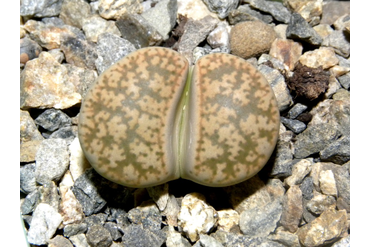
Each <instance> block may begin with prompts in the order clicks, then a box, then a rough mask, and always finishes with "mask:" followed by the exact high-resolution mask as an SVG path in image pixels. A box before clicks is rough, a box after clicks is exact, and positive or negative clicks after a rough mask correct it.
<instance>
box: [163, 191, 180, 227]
mask: <svg viewBox="0 0 370 247" xmlns="http://www.w3.org/2000/svg"><path fill="white" fill-rule="evenodd" d="M179 212H180V206H179V204H178V203H177V200H176V198H175V196H174V195H169V198H168V201H167V205H166V208H165V209H164V210H163V212H162V213H163V215H165V216H166V220H167V224H168V225H169V226H177V216H178V215H179Z"/></svg>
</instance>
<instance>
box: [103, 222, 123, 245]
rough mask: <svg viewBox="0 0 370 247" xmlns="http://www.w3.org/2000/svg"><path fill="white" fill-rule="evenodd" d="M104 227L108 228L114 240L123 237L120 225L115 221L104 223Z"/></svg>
mask: <svg viewBox="0 0 370 247" xmlns="http://www.w3.org/2000/svg"><path fill="white" fill-rule="evenodd" d="M104 228H105V229H107V230H108V231H109V233H110V235H111V237H112V239H113V241H116V240H118V239H119V238H121V237H122V234H121V232H120V231H119V227H118V226H117V224H116V223H114V222H107V223H105V224H104Z"/></svg>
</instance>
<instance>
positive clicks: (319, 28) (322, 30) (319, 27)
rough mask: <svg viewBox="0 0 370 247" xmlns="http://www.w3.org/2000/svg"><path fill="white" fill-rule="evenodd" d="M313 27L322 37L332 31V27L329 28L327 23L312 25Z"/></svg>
mask: <svg viewBox="0 0 370 247" xmlns="http://www.w3.org/2000/svg"><path fill="white" fill-rule="evenodd" d="M313 29H315V31H316V32H317V33H318V34H319V35H320V36H321V37H322V38H323V39H324V38H326V37H327V36H329V34H330V33H331V32H333V31H334V30H333V28H331V27H330V25H328V24H319V25H317V26H314V27H313Z"/></svg>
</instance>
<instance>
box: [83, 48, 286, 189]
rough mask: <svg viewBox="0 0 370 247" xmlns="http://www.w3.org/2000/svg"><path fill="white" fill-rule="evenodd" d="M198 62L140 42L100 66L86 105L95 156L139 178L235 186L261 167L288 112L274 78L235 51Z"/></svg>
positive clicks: (101, 164) (86, 130)
mask: <svg viewBox="0 0 370 247" xmlns="http://www.w3.org/2000/svg"><path fill="white" fill-rule="evenodd" d="M188 71H189V68H188V62H187V60H186V59H185V58H184V57H182V56H181V55H180V54H178V53H176V52H174V51H172V50H170V49H166V48H159V47H151V48H144V49H140V50H137V51H136V52H134V53H131V54H129V55H127V56H126V57H125V58H123V59H122V60H120V61H119V62H117V63H116V64H115V65H113V66H111V67H110V68H109V69H108V70H106V71H105V72H104V73H103V74H101V75H100V77H99V79H98V80H97V82H96V83H95V84H94V85H93V86H92V87H91V89H90V90H89V92H88V94H87V95H86V97H85V99H84V101H83V103H82V107H81V113H80V119H79V120H80V122H79V138H80V142H81V147H82V148H83V150H84V153H85V155H86V157H87V159H88V160H89V161H90V163H91V165H92V166H93V167H94V168H95V169H96V170H97V171H98V172H99V173H100V174H101V175H102V176H104V177H106V178H107V179H110V180H112V181H114V182H116V183H119V184H123V185H126V186H130V187H148V186H154V185H158V184H161V183H164V182H167V181H170V180H173V179H177V178H179V177H180V176H181V177H183V178H186V179H190V180H193V181H195V182H197V183H200V184H204V185H208V186H227V185H232V184H235V183H238V182H241V181H243V180H246V179H248V178H250V177H251V176H253V175H254V174H256V173H257V172H258V171H259V170H260V169H261V168H262V167H263V166H264V164H265V163H266V161H267V160H268V158H269V157H270V155H271V153H272V151H273V149H274V147H275V144H276V141H277V136H278V129H279V112H278V108H277V103H276V100H275V97H274V94H273V92H272V90H271V88H270V86H269V85H268V83H267V81H266V80H265V79H264V77H263V76H262V75H261V74H260V73H259V72H258V71H257V70H256V69H255V68H253V66H251V65H250V64H249V63H247V62H245V61H244V60H243V59H241V58H238V57H235V56H232V55H228V54H212V55H207V56H204V57H202V58H201V59H199V60H198V62H197V63H196V64H195V66H194V72H193V76H192V78H191V77H190V78H188V76H189V75H191V73H190V74H189V75H188Z"/></svg>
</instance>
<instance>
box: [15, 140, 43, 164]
mask: <svg viewBox="0 0 370 247" xmlns="http://www.w3.org/2000/svg"><path fill="white" fill-rule="evenodd" d="M41 142H42V140H31V141H27V142H22V143H21V147H20V148H21V156H20V161H21V162H32V161H35V157H36V152H37V150H38V148H39V146H40V144H41Z"/></svg>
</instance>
